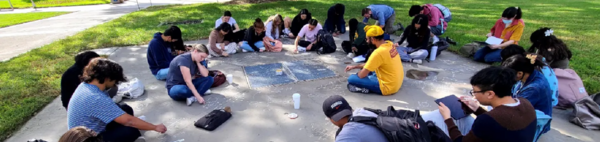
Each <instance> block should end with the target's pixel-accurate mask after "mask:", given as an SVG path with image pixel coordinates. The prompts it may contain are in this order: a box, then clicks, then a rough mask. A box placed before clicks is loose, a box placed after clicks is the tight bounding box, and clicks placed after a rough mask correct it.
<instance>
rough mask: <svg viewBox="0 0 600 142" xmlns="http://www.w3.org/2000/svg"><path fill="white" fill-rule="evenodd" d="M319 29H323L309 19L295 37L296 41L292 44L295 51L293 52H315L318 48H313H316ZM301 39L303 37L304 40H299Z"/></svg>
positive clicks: (315, 21) (317, 22) (316, 22)
mask: <svg viewBox="0 0 600 142" xmlns="http://www.w3.org/2000/svg"><path fill="white" fill-rule="evenodd" d="M321 29H323V27H322V26H321V24H319V21H317V20H316V19H310V20H309V21H308V24H306V25H304V27H302V29H300V32H299V33H298V36H296V41H295V42H294V47H296V50H295V51H294V52H299V51H300V52H303V51H317V50H318V48H316V47H315V46H317V33H319V30H321ZM302 37H304V40H301V38H302ZM298 46H300V47H298Z"/></svg>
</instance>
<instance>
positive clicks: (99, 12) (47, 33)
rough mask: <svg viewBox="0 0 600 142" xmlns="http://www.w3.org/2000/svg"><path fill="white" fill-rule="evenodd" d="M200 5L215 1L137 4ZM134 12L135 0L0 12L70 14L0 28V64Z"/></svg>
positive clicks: (145, 4) (145, 3)
mask: <svg viewBox="0 0 600 142" xmlns="http://www.w3.org/2000/svg"><path fill="white" fill-rule="evenodd" d="M219 1H220V2H221V1H224V0H219ZM203 2H217V0H152V4H151V3H150V0H140V1H139V7H140V8H142V9H143V8H146V7H149V6H151V5H167V4H191V3H203ZM137 10H138V4H137V3H136V2H135V0H129V1H126V2H125V3H123V4H104V5H88V6H72V7H52V8H38V9H37V10H34V9H16V10H15V11H4V10H3V11H2V12H0V16H1V15H2V14H8V13H25V12H32V11H36V12H43V11H68V12H73V13H70V14H65V15H61V16H56V17H51V18H47V19H42V20H37V21H33V22H28V23H23V24H19V25H13V26H9V27H5V28H0V62H2V61H6V60H9V59H10V58H12V57H15V56H18V55H19V54H23V53H25V52H27V51H29V50H32V49H35V48H39V47H41V46H44V45H46V44H50V43H52V42H54V41H57V40H59V39H62V38H65V37H67V36H71V35H74V34H75V33H77V32H80V31H83V30H85V29H87V28H90V27H93V26H96V25H99V24H102V23H104V22H108V21H110V20H112V19H116V18H118V17H121V16H123V15H125V14H127V13H130V12H134V11H137Z"/></svg>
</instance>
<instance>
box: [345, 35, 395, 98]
mask: <svg viewBox="0 0 600 142" xmlns="http://www.w3.org/2000/svg"><path fill="white" fill-rule="evenodd" d="M365 31H367V42H369V44H373V45H375V46H376V47H377V49H375V51H373V53H372V54H371V57H369V58H370V59H369V60H368V61H367V63H366V64H360V65H355V66H352V65H349V66H347V67H346V71H350V70H353V69H361V70H360V71H359V72H358V73H357V74H353V75H350V77H348V90H350V91H351V92H362V93H371V92H372V93H376V94H382V95H392V94H394V93H396V92H398V90H400V86H402V80H403V78H404V69H403V67H402V62H401V61H400V59H399V58H400V57H399V56H398V52H397V51H396V48H394V47H393V43H392V42H390V41H386V40H384V39H383V34H384V32H383V29H381V27H379V26H366V27H365ZM371 72H375V74H373V73H371Z"/></svg>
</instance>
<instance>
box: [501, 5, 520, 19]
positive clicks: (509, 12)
mask: <svg viewBox="0 0 600 142" xmlns="http://www.w3.org/2000/svg"><path fill="white" fill-rule="evenodd" d="M522 16H523V13H522V12H521V8H520V7H508V8H506V9H504V12H502V17H505V18H513V17H515V19H521V17H522Z"/></svg>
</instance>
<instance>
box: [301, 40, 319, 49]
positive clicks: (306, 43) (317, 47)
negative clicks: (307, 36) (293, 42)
mask: <svg viewBox="0 0 600 142" xmlns="http://www.w3.org/2000/svg"><path fill="white" fill-rule="evenodd" d="M311 43H312V42H310V41H306V40H300V41H298V46H302V47H308V45H310V44H311ZM319 48H321V46H319V42H317V43H316V44H313V45H312V47H310V50H308V49H307V50H306V51H317V50H319Z"/></svg>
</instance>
